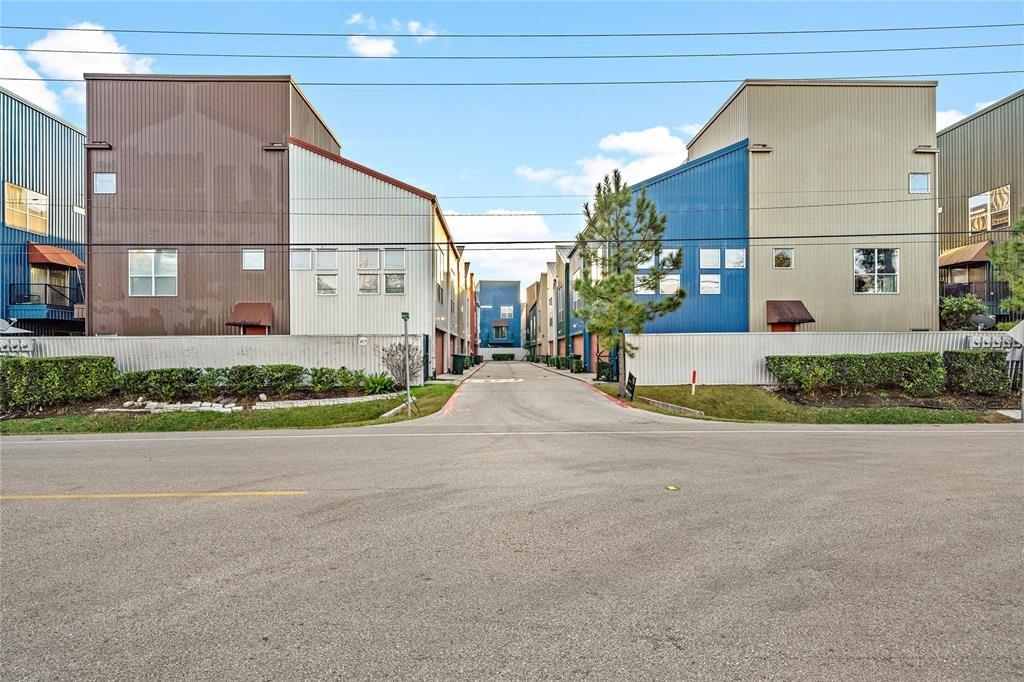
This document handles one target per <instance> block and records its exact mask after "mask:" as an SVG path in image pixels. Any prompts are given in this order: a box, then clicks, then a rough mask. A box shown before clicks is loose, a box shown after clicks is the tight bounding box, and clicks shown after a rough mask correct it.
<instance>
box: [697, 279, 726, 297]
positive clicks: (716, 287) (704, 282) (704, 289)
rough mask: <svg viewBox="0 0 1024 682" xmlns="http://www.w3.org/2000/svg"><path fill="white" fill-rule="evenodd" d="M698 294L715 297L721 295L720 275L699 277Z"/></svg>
mask: <svg viewBox="0 0 1024 682" xmlns="http://www.w3.org/2000/svg"><path fill="white" fill-rule="evenodd" d="M700 293H702V294H706V295H715V294H720V293H722V276H721V275H701V276H700Z"/></svg>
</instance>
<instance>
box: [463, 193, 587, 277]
mask: <svg viewBox="0 0 1024 682" xmlns="http://www.w3.org/2000/svg"><path fill="white" fill-rule="evenodd" d="M506 216H515V217H512V218H509V217H506ZM445 218H446V219H447V221H448V225H449V226H450V227H451V229H452V237H453V238H454V239H455V242H456V243H459V242H460V241H461V242H482V241H486V240H490V239H493V240H494V241H496V242H501V241H508V240H522V239H534V240H549V239H555V236H554V235H553V234H552V232H551V228H550V227H548V224H547V223H546V222H545V221H544V217H543V216H541V215H540V214H539V213H537V212H536V211H508V210H505V209H501V208H496V209H492V210H490V211H488V212H487V215H484V216H480V215H460V214H458V213H448V212H446V213H445ZM569 241H571V240H569ZM542 247H543V245H539V244H523V245H522V246H517V245H504V246H502V245H497V244H478V245H476V244H474V245H469V246H467V247H466V259H467V260H469V262H470V263H472V269H473V272H475V273H476V276H477V279H518V280H523V285H524V286H525V285H529V284H530V283H531V282H533V280H534V279H535V278H536V277H537V276H538V275H539V274H540V273H541V271H542V270H544V268H545V267H546V266H545V264H546V263H547V262H548V261H549V260H550V259H551V257H552V254H553V253H554V251H553V247H550V248H548V247H543V248H542ZM526 280H529V281H526Z"/></svg>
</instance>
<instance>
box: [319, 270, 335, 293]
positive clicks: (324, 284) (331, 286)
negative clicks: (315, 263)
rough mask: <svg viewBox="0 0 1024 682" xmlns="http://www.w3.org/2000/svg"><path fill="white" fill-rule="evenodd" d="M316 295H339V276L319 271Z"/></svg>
mask: <svg viewBox="0 0 1024 682" xmlns="http://www.w3.org/2000/svg"><path fill="white" fill-rule="evenodd" d="M316 295H317V296H337V295H338V276H337V275H329V274H323V273H319V272H318V273H317V275H316Z"/></svg>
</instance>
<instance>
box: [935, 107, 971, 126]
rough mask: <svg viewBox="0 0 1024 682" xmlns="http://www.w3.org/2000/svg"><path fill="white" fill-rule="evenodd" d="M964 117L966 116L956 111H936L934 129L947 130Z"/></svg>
mask: <svg viewBox="0 0 1024 682" xmlns="http://www.w3.org/2000/svg"><path fill="white" fill-rule="evenodd" d="M964 116H966V114H964V112H962V111H959V110H957V109H946V110H945V111H936V112H935V129H936V130H942V129H943V128H948V127H949V126H951V125H953V124H954V123H956V122H957V121H959V120H960V119H962V118H963V117H964Z"/></svg>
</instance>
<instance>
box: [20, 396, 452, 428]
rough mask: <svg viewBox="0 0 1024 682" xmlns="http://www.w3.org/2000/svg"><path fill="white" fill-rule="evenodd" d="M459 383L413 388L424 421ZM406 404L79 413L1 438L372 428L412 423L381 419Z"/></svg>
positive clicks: (29, 422) (34, 422)
mask: <svg viewBox="0 0 1024 682" xmlns="http://www.w3.org/2000/svg"><path fill="white" fill-rule="evenodd" d="M455 388H456V385H455V384H429V385H427V386H419V387H416V388H413V389H412V394H413V396H415V398H416V405H417V407H419V413H418V414H417V413H415V412H414V413H413V415H414V416H413V418H414V419H415V418H416V417H423V416H426V415H428V414H433V413H434V412H437V411H438V410H440V409H441V408H442V407H443V406H444V404H445V402H447V401H448V398H449V397H450V396H451V394H452V393H454V392H455ZM401 403H402V401H401V399H399V398H391V399H388V400H373V401H369V402H364V403H350V404H348V405H325V406H323V407H293V408H288V409H282V410H253V411H250V410H246V411H243V412H235V413H232V414H216V413H212V412H165V413H162V414H130V413H128V414H126V413H106V414H74V415H68V416H66V417H44V418H41V419H31V418H27V419H10V420H6V421H0V434H4V435H13V434H44V433H137V432H144V431H221V430H227V429H322V428H327V427H332V426H367V425H370V424H386V423H391V422H397V421H403V420H405V419H408V417H406V416H405V412H404V411H403V412H401V413H400V414H399V415H397V416H394V417H391V418H389V419H381V418H380V416H381V415H382V414H384V413H385V412H387V411H388V410H390V409H391V408H393V407H395V406H397V405H400V404H401Z"/></svg>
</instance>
